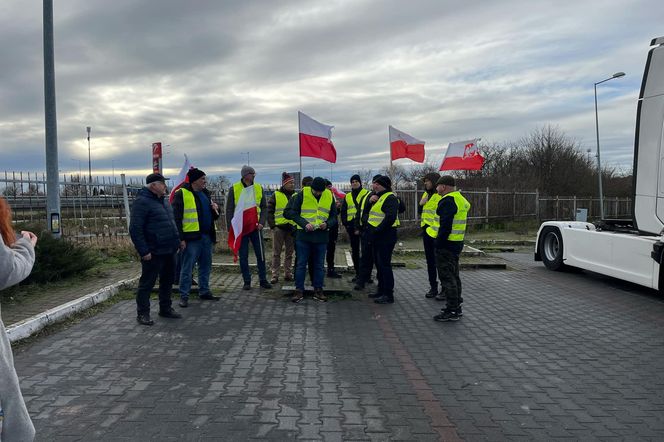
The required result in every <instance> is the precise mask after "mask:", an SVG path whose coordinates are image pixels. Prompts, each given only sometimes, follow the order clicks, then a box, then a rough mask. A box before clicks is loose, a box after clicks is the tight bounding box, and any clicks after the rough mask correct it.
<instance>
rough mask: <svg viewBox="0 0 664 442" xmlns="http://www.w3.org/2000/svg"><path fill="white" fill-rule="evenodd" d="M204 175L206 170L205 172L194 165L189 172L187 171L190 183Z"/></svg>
mask: <svg viewBox="0 0 664 442" xmlns="http://www.w3.org/2000/svg"><path fill="white" fill-rule="evenodd" d="M203 176H205V172H203V171H202V170H201V169H196V168H195V167H192V168H191V169H189V172H187V178H189V182H190V183H193V182H194V181H196V180H197V179H199V178H200V177H203Z"/></svg>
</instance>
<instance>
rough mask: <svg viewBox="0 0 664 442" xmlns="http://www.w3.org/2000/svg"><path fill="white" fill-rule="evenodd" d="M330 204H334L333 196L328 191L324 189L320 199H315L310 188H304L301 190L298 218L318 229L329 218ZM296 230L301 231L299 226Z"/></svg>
mask: <svg viewBox="0 0 664 442" xmlns="http://www.w3.org/2000/svg"><path fill="white" fill-rule="evenodd" d="M332 204H334V196H332V192H330V190H329V189H325V190H324V191H323V194H322V195H321V196H320V198H319V199H316V197H315V196H314V194H313V192H312V191H311V187H304V188H303V189H302V207H301V208H300V216H301V217H302V218H304V219H306V220H307V222H308V223H310V224H313V225H314V227H316V228H318V226H319V225H321V224H323V223H325V222H327V219H328V218H329V217H330V208H331V207H332ZM297 228H298V229H302V227H300V225H299V224H298V225H297Z"/></svg>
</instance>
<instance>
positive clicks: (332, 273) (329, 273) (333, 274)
mask: <svg viewBox="0 0 664 442" xmlns="http://www.w3.org/2000/svg"><path fill="white" fill-rule="evenodd" d="M327 277H328V278H334V279H339V278H341V274H339V273H337V271H336V270H328V271H327Z"/></svg>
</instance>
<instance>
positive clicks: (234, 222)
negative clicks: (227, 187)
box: [228, 186, 258, 261]
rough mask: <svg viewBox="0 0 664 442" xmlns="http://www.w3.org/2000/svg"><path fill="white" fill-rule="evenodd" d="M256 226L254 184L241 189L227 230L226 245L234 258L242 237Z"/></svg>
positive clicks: (256, 211) (256, 212)
mask: <svg viewBox="0 0 664 442" xmlns="http://www.w3.org/2000/svg"><path fill="white" fill-rule="evenodd" d="M257 228H258V207H256V196H255V193H254V186H247V187H245V188H244V189H242V193H240V198H239V199H238V202H237V204H236V205H235V211H234V212H233V218H232V219H231V228H230V231H229V232H228V247H230V249H231V250H232V251H233V256H234V260H235V261H237V254H238V251H239V250H240V245H241V244H242V237H243V236H245V235H248V234H250V233H251V232H253V231H254V230H256V229H257Z"/></svg>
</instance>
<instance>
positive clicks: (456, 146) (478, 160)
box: [438, 138, 484, 170]
mask: <svg viewBox="0 0 664 442" xmlns="http://www.w3.org/2000/svg"><path fill="white" fill-rule="evenodd" d="M477 141H479V140H478V139H477V138H475V139H474V140H468V141H459V142H457V143H450V144H448V146H447V152H445V158H443V162H442V163H441V165H440V169H438V170H480V169H482V165H483V164H484V157H483V156H482V155H481V154H480V150H479V148H478V147H477Z"/></svg>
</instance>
